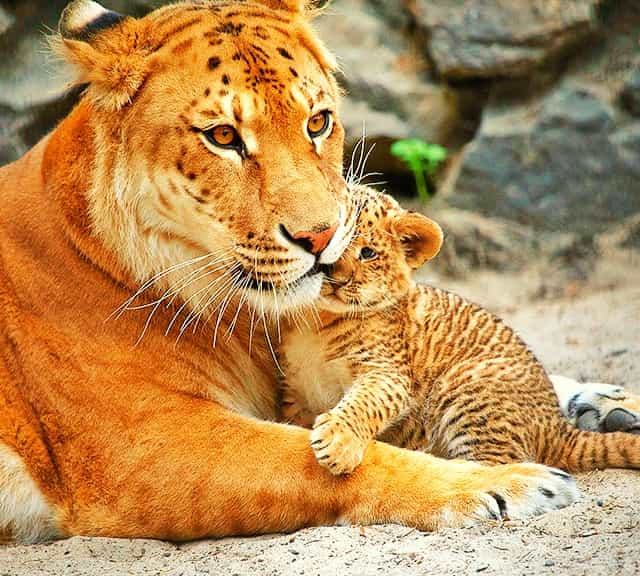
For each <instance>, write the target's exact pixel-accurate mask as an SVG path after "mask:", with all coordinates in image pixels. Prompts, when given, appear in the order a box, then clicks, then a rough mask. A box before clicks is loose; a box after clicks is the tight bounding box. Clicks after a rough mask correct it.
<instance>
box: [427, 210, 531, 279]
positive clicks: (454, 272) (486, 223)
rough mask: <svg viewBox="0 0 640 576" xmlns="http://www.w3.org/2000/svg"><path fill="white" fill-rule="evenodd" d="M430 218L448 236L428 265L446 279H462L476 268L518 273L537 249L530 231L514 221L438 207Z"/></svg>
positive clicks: (431, 211) (432, 211)
mask: <svg viewBox="0 0 640 576" xmlns="http://www.w3.org/2000/svg"><path fill="white" fill-rule="evenodd" d="M429 217H430V218H433V219H434V220H435V221H436V222H438V224H440V225H441V226H442V229H443V230H444V233H445V240H444V243H443V244H442V248H441V249H440V253H439V254H438V256H437V257H436V258H435V259H434V260H433V261H432V262H430V263H429V266H430V267H432V268H435V269H436V270H438V271H439V272H441V273H443V274H446V275H447V276H454V277H463V276H465V275H466V274H467V273H468V272H469V271H470V270H474V269H477V268H489V269H492V270H499V271H512V270H518V269H519V268H521V267H522V266H523V265H524V264H525V263H526V260H527V258H528V255H529V254H531V252H532V250H534V249H536V239H535V237H534V235H533V234H532V233H531V231H530V230H528V229H526V228H523V227H522V226H519V225H517V224H515V223H514V222H509V221H505V220H500V219H497V218H485V217H483V216H481V215H479V214H475V213H473V212H468V211H465V210H456V209H453V208H442V207H441V208H438V207H435V206H433V207H430V209H429Z"/></svg>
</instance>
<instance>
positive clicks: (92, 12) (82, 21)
mask: <svg viewBox="0 0 640 576" xmlns="http://www.w3.org/2000/svg"><path fill="white" fill-rule="evenodd" d="M107 12H108V10H107V9H106V8H104V7H103V6H101V5H100V4H98V3H97V2H93V0H76V1H75V2H72V3H71V4H69V5H68V6H67V8H66V10H65V14H64V25H65V28H66V29H67V30H70V31H73V30H82V29H83V28H84V27H85V26H87V25H88V24H91V22H93V21H94V20H97V19H98V18H100V16H102V15H104V14H106V13H107Z"/></svg>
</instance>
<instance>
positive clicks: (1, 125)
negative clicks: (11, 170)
mask: <svg viewBox="0 0 640 576" xmlns="http://www.w3.org/2000/svg"><path fill="white" fill-rule="evenodd" d="M25 123H26V120H25V119H24V118H21V116H20V115H19V114H17V113H16V111H15V110H13V109H12V108H10V107H9V106H4V105H2V104H0V166H2V165H3V164H7V163H9V162H13V160H15V159H16V158H19V157H20V156H22V155H23V154H24V153H25V152H26V151H27V150H28V149H29V147H28V146H27V145H26V144H25V142H24V141H23V140H22V138H21V137H20V135H19V131H20V129H21V128H22V127H24V124H25Z"/></svg>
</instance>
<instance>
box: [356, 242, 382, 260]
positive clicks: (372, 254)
mask: <svg viewBox="0 0 640 576" xmlns="http://www.w3.org/2000/svg"><path fill="white" fill-rule="evenodd" d="M377 257H378V253H377V252H376V251H375V250H374V249H373V248H369V246H365V247H364V248H362V249H361V250H360V260H362V261H363V262H367V261H369V260H374V259H375V258H377Z"/></svg>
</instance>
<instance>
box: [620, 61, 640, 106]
mask: <svg viewBox="0 0 640 576" xmlns="http://www.w3.org/2000/svg"><path fill="white" fill-rule="evenodd" d="M620 102H621V104H622V106H623V107H624V108H625V109H626V110H627V111H628V112H629V113H630V114H633V115H634V116H640V68H638V69H636V70H633V71H632V72H631V73H630V74H629V77H628V78H627V81H626V82H625V84H624V87H623V88H622V91H621V92H620Z"/></svg>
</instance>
